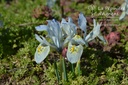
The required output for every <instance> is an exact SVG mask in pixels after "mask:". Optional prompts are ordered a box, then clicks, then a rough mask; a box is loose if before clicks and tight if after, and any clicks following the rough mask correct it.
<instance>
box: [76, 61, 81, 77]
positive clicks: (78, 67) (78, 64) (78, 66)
mask: <svg viewBox="0 0 128 85" xmlns="http://www.w3.org/2000/svg"><path fill="white" fill-rule="evenodd" d="M77 71H78V75H79V76H80V75H81V70H80V60H79V61H78V62H77Z"/></svg>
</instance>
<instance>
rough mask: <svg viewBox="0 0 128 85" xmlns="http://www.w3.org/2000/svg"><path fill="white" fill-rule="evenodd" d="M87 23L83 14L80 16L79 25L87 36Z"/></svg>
mask: <svg viewBox="0 0 128 85" xmlns="http://www.w3.org/2000/svg"><path fill="white" fill-rule="evenodd" d="M86 23H87V20H86V18H85V17H84V15H83V14H82V13H80V14H79V19H78V25H79V27H80V29H81V30H82V31H84V33H85V34H86Z"/></svg>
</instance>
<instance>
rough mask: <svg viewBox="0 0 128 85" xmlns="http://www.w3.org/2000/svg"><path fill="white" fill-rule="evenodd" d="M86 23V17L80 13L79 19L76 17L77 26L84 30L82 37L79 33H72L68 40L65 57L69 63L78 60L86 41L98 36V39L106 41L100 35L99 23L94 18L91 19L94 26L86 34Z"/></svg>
mask: <svg viewBox="0 0 128 85" xmlns="http://www.w3.org/2000/svg"><path fill="white" fill-rule="evenodd" d="M86 24H87V20H86V18H85V17H84V15H83V14H82V13H80V14H79V19H78V26H79V28H80V29H81V30H82V31H84V39H82V38H81V36H80V35H77V34H75V33H74V34H75V35H74V37H73V38H72V39H71V41H70V42H69V44H68V50H67V59H68V61H70V62H71V63H76V62H78V61H79V60H80V58H81V55H82V53H83V46H82V45H87V44H86V43H88V42H90V41H91V40H93V39H95V38H96V37H99V39H100V40H102V41H103V42H104V43H106V40H105V38H104V37H103V36H102V34H101V32H100V26H101V24H99V23H96V20H95V19H94V20H93V24H94V28H93V30H92V31H91V32H90V33H89V34H88V35H87V30H86V27H87V25H86ZM86 35H87V36H86Z"/></svg>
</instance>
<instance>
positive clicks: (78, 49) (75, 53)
mask: <svg viewBox="0 0 128 85" xmlns="http://www.w3.org/2000/svg"><path fill="white" fill-rule="evenodd" d="M82 53H83V47H82V45H78V46H75V45H72V44H71V43H69V45H68V50H67V59H68V61H69V62H71V63H76V62H77V61H79V60H80V58H81V55H82Z"/></svg>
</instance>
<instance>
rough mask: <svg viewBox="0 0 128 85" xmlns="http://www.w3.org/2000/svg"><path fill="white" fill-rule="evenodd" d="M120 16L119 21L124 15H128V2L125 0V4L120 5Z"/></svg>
mask: <svg viewBox="0 0 128 85" xmlns="http://www.w3.org/2000/svg"><path fill="white" fill-rule="evenodd" d="M121 10H122V14H121V16H120V17H119V20H123V19H124V18H125V16H126V15H128V0H125V2H124V3H123V4H122V5H121Z"/></svg>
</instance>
